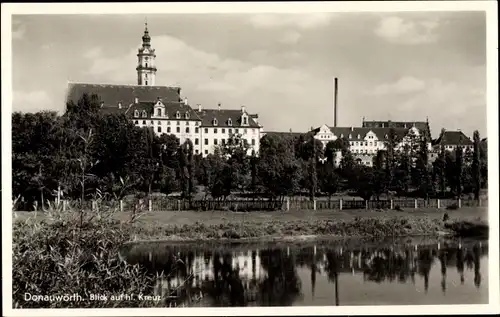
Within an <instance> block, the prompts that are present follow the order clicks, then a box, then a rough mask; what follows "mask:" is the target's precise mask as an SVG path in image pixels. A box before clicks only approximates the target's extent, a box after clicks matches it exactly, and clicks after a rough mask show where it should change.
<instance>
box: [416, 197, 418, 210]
mask: <svg viewBox="0 0 500 317" xmlns="http://www.w3.org/2000/svg"><path fill="white" fill-rule="evenodd" d="M417 208H418V200H417V199H415V209H417Z"/></svg>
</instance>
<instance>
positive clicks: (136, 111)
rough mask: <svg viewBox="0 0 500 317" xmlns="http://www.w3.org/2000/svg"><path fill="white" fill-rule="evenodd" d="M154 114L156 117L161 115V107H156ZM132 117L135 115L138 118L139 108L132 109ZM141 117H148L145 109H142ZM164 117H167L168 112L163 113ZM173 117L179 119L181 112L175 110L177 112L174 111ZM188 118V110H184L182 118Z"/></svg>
mask: <svg viewBox="0 0 500 317" xmlns="http://www.w3.org/2000/svg"><path fill="white" fill-rule="evenodd" d="M156 116H157V117H161V116H162V109H161V108H159V109H156ZM134 117H136V118H138V117H139V110H135V111H134ZM141 117H142V118H147V117H148V113H147V112H146V110H143V111H142V114H141ZM165 118H167V119H168V114H165ZM175 118H176V119H180V118H181V114H180V112H179V111H177V112H176V113H175ZM189 118H191V116H190V114H189V112H186V113H185V114H184V119H189Z"/></svg>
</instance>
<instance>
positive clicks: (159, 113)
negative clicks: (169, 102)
mask: <svg viewBox="0 0 500 317" xmlns="http://www.w3.org/2000/svg"><path fill="white" fill-rule="evenodd" d="M156 115H157V116H158V117H161V109H156Z"/></svg>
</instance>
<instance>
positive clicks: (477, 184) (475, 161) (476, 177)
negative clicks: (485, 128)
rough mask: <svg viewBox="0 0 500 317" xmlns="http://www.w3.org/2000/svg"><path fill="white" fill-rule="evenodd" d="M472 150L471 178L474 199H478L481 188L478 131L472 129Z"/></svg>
mask: <svg viewBox="0 0 500 317" xmlns="http://www.w3.org/2000/svg"><path fill="white" fill-rule="evenodd" d="M473 140H474V152H473V158H472V179H473V181H474V199H476V200H479V193H480V190H481V153H480V142H481V141H480V139H479V131H477V130H476V131H474V134H473Z"/></svg>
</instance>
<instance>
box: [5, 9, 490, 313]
mask: <svg viewBox="0 0 500 317" xmlns="http://www.w3.org/2000/svg"><path fill="white" fill-rule="evenodd" d="M1 11H2V44H3V45H2V192H3V193H2V210H3V211H4V212H3V213H2V244H3V245H2V246H3V252H2V261H3V265H2V282H3V283H2V287H3V292H2V293H3V294H2V299H3V307H4V309H5V310H4V314H5V316H67V315H68V314H71V315H72V316H91V315H94V316H97V315H99V316H118V315H119V316H137V315H141V316H146V315H148V316H163V315H179V316H186V315H209V316H220V315H238V314H244V315H309V314H314V315H339V314H349V315H358V314H366V315H395V314H398V315H399V314H400V315H403V314H404V315H415V314H458V315H461V314H474V313H498V312H500V309H499V307H500V306H499V298H500V296H499V280H500V277H499V272H498V268H499V266H498V263H499V256H498V250H499V248H498V241H499V233H498V219H499V218H498V213H499V201H498V196H496V195H495V193H498V192H499V191H498V190H499V187H498V186H499V185H498V172H499V171H498V153H499V149H498V121H497V120H498V77H497V76H498V51H497V49H498V16H497V2H496V1H439V2H438V1H421V2H416V1H409V2H403V1H398V2H392V1H390V2H389V1H387V2H375V1H373V2H354V1H353V2H307V3H305V2H301V3H299V2H288V3H277V2H274V3H256V2H254V3H250V2H243V3H210V4H209V3H188V4H187V3H116V4H115V3H113V4H107V3H92V4H86V3H65V4H57V3H45V4H41V3H30V4H15V3H9V4H2V10H1ZM395 11H399V12H401V11H486V16H487V105H488V109H487V113H488V118H487V128H488V131H487V132H488V136H487V137H488V162H489V175H488V177H489V186H488V188H489V193H490V195H489V222H490V242H489V270H488V275H489V285H488V287H489V292H490V294H489V304H488V305H439V306H419V305H414V306H355V307H353V306H332V307H329V306H325V307H274V308H273V307H249V308H161V309H157V308H154V309H153V308H151V309H150V308H148V309H141V308H133V309H130V308H127V309H61V310H57V309H23V310H13V309H12V212H10V210H11V207H12V205H11V199H10V197H12V192H11V185H10V184H11V181H12V175H11V171H12V167H11V160H10V158H11V115H10V114H11V109H12V56H11V55H12V52H11V43H12V42H11V40H12V38H11V37H12V34H11V16H12V15H13V14H138V13H140V14H162V13H163V14H168V13H170V14H174V13H257V12H260V13H262V12H275V13H307V12H310V13H312V12H395ZM450 106H452V105H450ZM483 137H484V136H483Z"/></svg>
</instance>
